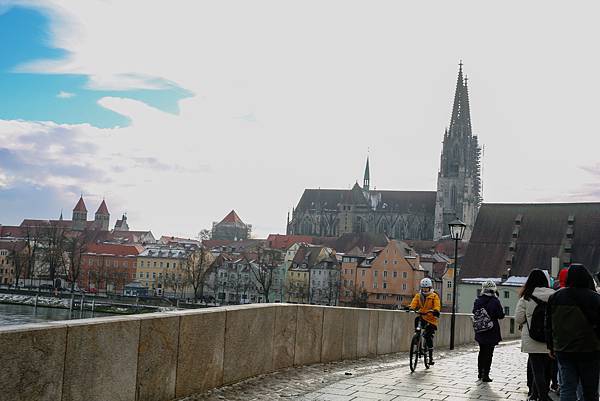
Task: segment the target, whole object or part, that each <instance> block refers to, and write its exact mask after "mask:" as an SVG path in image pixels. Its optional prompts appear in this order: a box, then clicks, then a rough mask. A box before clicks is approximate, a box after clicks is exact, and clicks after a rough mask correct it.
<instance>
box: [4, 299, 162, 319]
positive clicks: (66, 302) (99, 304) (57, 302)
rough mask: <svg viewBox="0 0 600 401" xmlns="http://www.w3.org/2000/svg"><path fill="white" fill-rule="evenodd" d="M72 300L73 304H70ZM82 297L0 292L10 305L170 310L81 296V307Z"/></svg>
mask: <svg viewBox="0 0 600 401" xmlns="http://www.w3.org/2000/svg"><path fill="white" fill-rule="evenodd" d="M71 302H73V305H71ZM81 302H82V297H81V296H80V295H77V296H75V297H74V298H73V299H70V298H55V297H51V296H40V295H35V296H33V295H19V294H0V303H2V304H11V305H29V306H34V307H38V308H57V309H68V310H71V309H73V310H75V309H77V310H81V309H83V310H88V311H94V312H102V313H109V314H115V315H132V314H136V313H150V312H161V311H164V310H171V308H164V307H155V306H147V305H125V304H114V303H111V302H107V300H104V299H102V300H100V299H96V298H95V297H83V308H82V305H81Z"/></svg>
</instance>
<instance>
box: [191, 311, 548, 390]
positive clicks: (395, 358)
mask: <svg viewBox="0 0 600 401" xmlns="http://www.w3.org/2000/svg"><path fill="white" fill-rule="evenodd" d="M378 323H379V322H378ZM519 346H520V344H519V342H515V341H513V342H510V343H508V344H505V345H500V346H499V347H497V348H496V352H495V353H494V361H493V365H492V372H491V376H492V378H493V379H494V382H492V383H482V382H481V381H478V380H477V377H476V375H477V372H476V366H477V348H476V347H473V346H467V347H461V348H458V349H456V350H454V351H452V352H450V351H447V350H442V351H440V352H437V354H438V356H437V360H436V364H435V366H433V367H431V368H430V369H425V368H424V366H423V365H421V366H419V367H418V369H417V371H415V372H414V373H411V372H410V370H409V368H408V359H407V354H406V353H399V354H392V355H386V356H380V357H376V358H372V359H360V360H357V361H346V362H335V363H329V364H320V365H310V366H304V367H294V368H289V369H286V370H283V371H279V372H275V373H272V374H269V375H265V376H261V377H259V378H253V379H248V380H246V381H244V382H241V383H238V384H236V385H235V386H226V387H223V388H221V389H217V390H213V391H211V392H210V393H206V394H201V395H197V396H194V397H188V398H185V399H183V400H181V401H201V400H202V401H204V400H210V401H213V400H214V401H219V400H223V399H226V400H229V401H242V400H266V401H269V400H273V401H274V400H281V399H282V398H285V399H288V400H290V401H304V400H331V401H350V400H352V401H358V400H364V401H368V400H385V401H416V400H418V401H424V400H443V401H458V400H471V399H472V400H478V401H486V400H487V401H498V400H500V399H503V400H526V398H527V377H526V373H527V372H526V362H527V355H526V354H522V353H521V352H520V350H519ZM346 373H351V374H352V375H346ZM551 397H555V394H551ZM553 399H556V398H553Z"/></svg>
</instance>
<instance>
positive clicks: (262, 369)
mask: <svg viewBox="0 0 600 401" xmlns="http://www.w3.org/2000/svg"><path fill="white" fill-rule="evenodd" d="M275 309H276V307H275V306H269V307H259V308H235V307H231V308H227V312H226V314H227V315H226V323H225V356H224V362H223V384H228V383H235V382H237V381H240V380H242V379H245V378H247V377H252V376H257V375H260V374H263V373H268V372H272V371H273V334H274V330H275Z"/></svg>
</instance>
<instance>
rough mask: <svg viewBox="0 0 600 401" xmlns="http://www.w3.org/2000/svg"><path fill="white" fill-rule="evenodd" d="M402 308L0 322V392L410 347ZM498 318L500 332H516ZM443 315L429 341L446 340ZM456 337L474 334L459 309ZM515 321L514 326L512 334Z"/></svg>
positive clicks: (72, 389) (10, 394)
mask: <svg viewBox="0 0 600 401" xmlns="http://www.w3.org/2000/svg"><path fill="white" fill-rule="evenodd" d="M413 319H414V315H411V314H408V313H404V312H401V311H389V310H377V309H357V308H341V307H324V306H313V305H291V304H253V305H244V306H231V307H218V308H210V309H204V310H188V311H176V312H165V313H153V314H146V315H131V316H127V317H108V318H97V319H93V320H91V319H83V320H78V321H68V322H53V323H44V324H32V325H23V326H12V327H11V326H6V327H4V328H0V350H2V351H1V352H0V383H1V388H2V391H1V392H0V400H13V401H20V400H23V401H25V400H27V401H35V400H63V401H71V400H73V401H75V400H86V401H92V400H98V401H107V400H110V401H118V400H123V401H142V400H157V401H158V400H165V401H166V400H172V399H174V398H177V397H184V396H187V395H191V394H194V393H201V392H205V391H207V390H209V389H212V388H215V387H219V386H222V385H224V384H229V383H234V382H237V381H240V380H243V379H245V378H248V377H252V376H256V375H260V374H264V373H269V372H273V371H276V370H279V369H283V368H287V367H291V366H298V365H307V364H313V363H319V362H332V361H339V360H351V359H357V358H363V357H374V356H377V355H383V354H389V353H394V352H400V351H406V350H408V346H409V342H410V337H411V335H412V333H413V330H414V324H413ZM512 320H513V319H512V318H507V319H505V320H504V321H503V322H502V332H503V336H504V338H513V337H516V334H515V333H514V322H513V323H512V324H511V322H512ZM449 327H450V316H449V315H442V317H441V320H440V326H439V329H438V332H437V335H436V346H437V347H444V346H447V345H448V342H449ZM456 329H457V330H456V337H455V341H456V344H465V343H470V342H472V341H473V329H472V324H471V318H470V316H469V315H466V314H459V315H457V320H456ZM511 329H513V330H512V331H513V333H511V332H510V331H511Z"/></svg>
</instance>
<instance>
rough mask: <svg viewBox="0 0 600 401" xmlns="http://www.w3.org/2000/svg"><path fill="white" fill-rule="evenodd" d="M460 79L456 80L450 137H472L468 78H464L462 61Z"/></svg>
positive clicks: (459, 71)
mask: <svg viewBox="0 0 600 401" xmlns="http://www.w3.org/2000/svg"><path fill="white" fill-rule="evenodd" d="M458 66H459V67H458V77H457V79H456V91H455V93H454V105H453V107H452V117H451V118H450V129H449V135H450V136H455V135H459V136H471V135H472V134H471V113H470V107H469V90H468V87H467V80H468V78H466V76H465V77H463V69H462V67H463V63H462V60H461V61H460V63H459V64H458Z"/></svg>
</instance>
